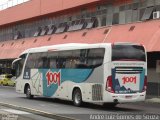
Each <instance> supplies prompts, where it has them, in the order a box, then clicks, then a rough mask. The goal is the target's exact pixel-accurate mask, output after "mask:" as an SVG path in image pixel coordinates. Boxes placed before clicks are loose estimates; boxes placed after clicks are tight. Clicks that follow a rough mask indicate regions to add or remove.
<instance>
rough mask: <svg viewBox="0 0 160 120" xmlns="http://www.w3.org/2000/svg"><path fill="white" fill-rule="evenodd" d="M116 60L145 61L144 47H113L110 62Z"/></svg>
mask: <svg viewBox="0 0 160 120" xmlns="http://www.w3.org/2000/svg"><path fill="white" fill-rule="evenodd" d="M116 60H137V61H146V58H145V50H144V47H143V46H139V45H113V46H112V61H116Z"/></svg>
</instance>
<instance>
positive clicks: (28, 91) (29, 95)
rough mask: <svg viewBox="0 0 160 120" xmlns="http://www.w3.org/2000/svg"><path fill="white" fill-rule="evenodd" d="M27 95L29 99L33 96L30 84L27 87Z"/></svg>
mask: <svg viewBox="0 0 160 120" xmlns="http://www.w3.org/2000/svg"><path fill="white" fill-rule="evenodd" d="M26 97H27V98H28V99H32V98H33V95H31V89H30V86H29V85H28V86H27V87H26Z"/></svg>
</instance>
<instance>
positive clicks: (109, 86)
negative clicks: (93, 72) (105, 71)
mask: <svg viewBox="0 0 160 120" xmlns="http://www.w3.org/2000/svg"><path fill="white" fill-rule="evenodd" d="M106 91H108V92H111V93H114V90H113V86H112V76H108V78H107V81H106Z"/></svg>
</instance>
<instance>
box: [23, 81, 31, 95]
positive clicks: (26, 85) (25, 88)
mask: <svg viewBox="0 0 160 120" xmlns="http://www.w3.org/2000/svg"><path fill="white" fill-rule="evenodd" d="M28 86H29V87H30V85H29V83H26V84H25V86H24V94H26V90H27V87H28Z"/></svg>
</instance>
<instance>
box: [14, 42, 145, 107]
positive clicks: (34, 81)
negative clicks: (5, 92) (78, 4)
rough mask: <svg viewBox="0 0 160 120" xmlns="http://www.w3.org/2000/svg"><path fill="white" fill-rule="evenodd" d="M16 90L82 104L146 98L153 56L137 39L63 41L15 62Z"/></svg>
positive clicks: (35, 51) (30, 94) (78, 104)
mask: <svg viewBox="0 0 160 120" xmlns="http://www.w3.org/2000/svg"><path fill="white" fill-rule="evenodd" d="M13 66H14V67H15V68H16V78H17V79H16V91H17V92H19V93H23V94H26V97H27V98H33V96H44V97H53V98H59V99H65V100H71V101H73V103H74V105H76V106H80V105H81V103H82V102H90V103H104V104H105V103H112V104H113V105H116V104H118V103H126V102H137V101H144V100H145V96H146V88H147V59H146V51H145V48H144V46H143V45H140V44H133V43H114V44H111V43H103V44H102V43H99V44H78V43H70V44H61V45H53V46H44V47H37V48H31V49H28V50H26V51H24V52H23V53H22V54H21V55H20V56H19V58H18V59H16V60H14V61H13Z"/></svg>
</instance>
